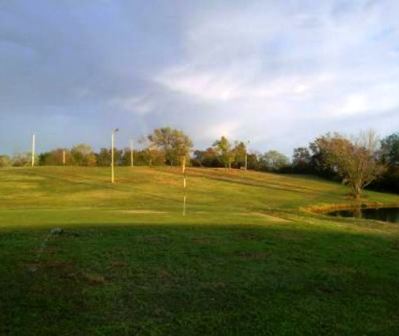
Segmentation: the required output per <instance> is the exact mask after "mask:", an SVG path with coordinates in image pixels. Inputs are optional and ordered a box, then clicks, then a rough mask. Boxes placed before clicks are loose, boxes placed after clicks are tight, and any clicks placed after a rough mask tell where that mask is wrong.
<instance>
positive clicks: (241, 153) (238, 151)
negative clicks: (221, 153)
mask: <svg viewBox="0 0 399 336" xmlns="http://www.w3.org/2000/svg"><path fill="white" fill-rule="evenodd" d="M233 153H234V166H235V167H236V168H240V167H244V166H245V156H247V146H246V145H245V143H244V142H242V141H240V142H236V143H235V146H234V148H233ZM247 159H248V157H247Z"/></svg>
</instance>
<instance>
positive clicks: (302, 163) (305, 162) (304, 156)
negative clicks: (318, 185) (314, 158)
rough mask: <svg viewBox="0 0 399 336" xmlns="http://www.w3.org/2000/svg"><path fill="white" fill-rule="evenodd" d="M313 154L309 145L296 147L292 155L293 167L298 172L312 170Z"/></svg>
mask: <svg viewBox="0 0 399 336" xmlns="http://www.w3.org/2000/svg"><path fill="white" fill-rule="evenodd" d="M310 163H311V155H310V152H309V149H308V148H307V147H298V148H295V149H294V154H293V156H292V169H293V171H294V172H296V173H301V174H303V173H310V172H311V165H310Z"/></svg>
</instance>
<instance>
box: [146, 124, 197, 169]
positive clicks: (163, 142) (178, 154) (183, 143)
mask: <svg viewBox="0 0 399 336" xmlns="http://www.w3.org/2000/svg"><path fill="white" fill-rule="evenodd" d="M148 140H149V142H150V144H151V148H152V149H157V150H159V151H161V152H163V154H164V156H165V159H166V163H168V164H170V165H175V164H177V163H179V162H181V161H182V159H183V158H184V160H185V158H187V156H188V155H189V153H190V151H191V148H192V147H193V143H192V141H191V139H190V138H189V137H188V136H187V135H186V134H184V132H183V131H180V130H177V129H172V128H170V127H163V128H157V129H155V130H154V131H153V133H152V134H150V135H148Z"/></svg>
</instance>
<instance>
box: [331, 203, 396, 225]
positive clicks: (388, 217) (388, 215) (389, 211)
mask: <svg viewBox="0 0 399 336" xmlns="http://www.w3.org/2000/svg"><path fill="white" fill-rule="evenodd" d="M328 215H330V216H335V217H354V218H364V219H375V220H380V221H385V222H391V223H399V208H375V209H365V208H361V207H354V208H351V209H347V210H338V211H333V212H330V213H328Z"/></svg>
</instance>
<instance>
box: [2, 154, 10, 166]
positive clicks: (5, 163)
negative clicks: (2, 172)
mask: <svg viewBox="0 0 399 336" xmlns="http://www.w3.org/2000/svg"><path fill="white" fill-rule="evenodd" d="M9 166H11V159H10V157H9V156H8V155H0V167H9Z"/></svg>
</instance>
